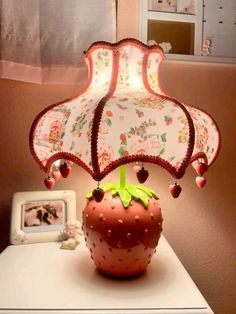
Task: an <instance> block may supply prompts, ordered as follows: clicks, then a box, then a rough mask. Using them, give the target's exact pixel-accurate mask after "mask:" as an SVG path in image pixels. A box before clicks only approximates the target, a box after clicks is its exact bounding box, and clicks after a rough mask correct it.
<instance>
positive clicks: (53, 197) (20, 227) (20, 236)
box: [10, 190, 76, 244]
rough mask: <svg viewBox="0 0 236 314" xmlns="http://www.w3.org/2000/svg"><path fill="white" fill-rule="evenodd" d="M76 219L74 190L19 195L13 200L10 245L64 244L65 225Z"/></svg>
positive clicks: (15, 195)
mask: <svg viewBox="0 0 236 314" xmlns="http://www.w3.org/2000/svg"><path fill="white" fill-rule="evenodd" d="M75 219H76V196H75V192H74V191H70V190H65V191H35V192H17V193H14V195H13V198H12V213H11V228H10V242H11V244H26V243H36V242H49V241H62V240H64V239H65V237H66V235H65V233H64V229H65V225H66V224H67V223H68V222H69V221H73V220H75Z"/></svg>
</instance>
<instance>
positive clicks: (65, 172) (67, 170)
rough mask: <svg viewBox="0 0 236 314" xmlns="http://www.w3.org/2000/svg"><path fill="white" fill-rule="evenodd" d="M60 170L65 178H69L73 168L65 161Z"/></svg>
mask: <svg viewBox="0 0 236 314" xmlns="http://www.w3.org/2000/svg"><path fill="white" fill-rule="evenodd" d="M59 170H60V172H61V175H62V176H63V178H67V177H68V176H69V174H70V172H71V166H70V165H68V163H67V162H66V161H65V162H64V163H63V164H61V165H60V167H59Z"/></svg>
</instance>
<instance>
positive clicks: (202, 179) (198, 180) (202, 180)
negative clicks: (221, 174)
mask: <svg viewBox="0 0 236 314" xmlns="http://www.w3.org/2000/svg"><path fill="white" fill-rule="evenodd" d="M196 184H197V186H198V187H199V188H203V187H204V186H205V184H206V178H205V177H203V176H197V177H196Z"/></svg>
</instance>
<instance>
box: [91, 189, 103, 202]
mask: <svg viewBox="0 0 236 314" xmlns="http://www.w3.org/2000/svg"><path fill="white" fill-rule="evenodd" d="M103 196H104V191H103V189H101V188H100V187H97V188H96V189H94V190H93V198H94V199H95V201H96V202H98V203H100V202H101V201H102V199H103Z"/></svg>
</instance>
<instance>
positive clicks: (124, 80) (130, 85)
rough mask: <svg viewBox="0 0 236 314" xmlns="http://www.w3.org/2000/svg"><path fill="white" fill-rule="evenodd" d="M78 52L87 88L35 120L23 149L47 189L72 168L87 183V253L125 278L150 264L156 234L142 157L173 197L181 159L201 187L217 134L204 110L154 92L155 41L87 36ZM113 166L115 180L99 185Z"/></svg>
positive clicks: (159, 57) (157, 217) (156, 216)
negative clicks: (131, 168) (85, 175)
mask: <svg viewBox="0 0 236 314" xmlns="http://www.w3.org/2000/svg"><path fill="white" fill-rule="evenodd" d="M84 56H85V62H86V64H87V66H88V73H89V80H88V84H87V87H86V88H85V89H84V90H83V91H82V92H81V93H80V95H78V96H76V97H74V98H72V99H69V100H66V101H63V102H61V103H58V104H54V105H51V106H50V107H48V108H46V109H45V110H44V111H43V112H41V113H40V114H39V115H38V116H37V117H36V119H35V120H34V122H33V124H32V127H31V131H30V148H31V152H32V155H33V157H34V158H35V160H36V161H37V163H38V164H39V165H40V167H41V168H42V170H44V171H45V172H46V173H47V177H46V179H45V181H44V183H45V185H46V187H47V188H52V187H53V186H54V184H55V181H56V180H58V179H59V177H60V175H62V176H63V177H67V176H68V175H69V174H70V171H71V166H72V165H73V164H77V165H80V166H81V167H83V168H84V169H85V170H86V171H88V172H89V173H90V175H91V176H92V177H93V179H94V180H96V181H97V187H96V188H95V189H94V190H93V191H91V192H89V193H88V194H87V196H86V197H87V199H88V201H87V205H86V207H85V209H84V210H83V231H84V236H85V241H86V244H87V247H88V249H89V251H90V254H91V258H92V259H93V261H94V263H95V265H96V267H97V268H98V269H99V270H100V271H102V272H103V273H106V274H108V275H111V276H120V277H127V276H133V275H137V274H140V273H142V272H143V271H144V270H145V269H146V267H147V265H148V264H149V263H150V261H151V258H152V255H153V253H154V252H155V248H156V246H157V244H158V240H159V238H160V234H161V231H162V215H161V209H160V206H159V204H158V201H157V200H158V196H157V195H156V193H155V191H153V190H152V189H151V188H149V187H147V186H144V185H143V183H144V182H145V181H146V179H147V177H148V175H149V173H148V171H147V170H146V169H145V166H144V163H153V164H156V165H158V166H161V167H163V168H164V169H166V170H167V171H168V172H169V173H170V175H171V176H172V177H173V184H171V185H170V187H169V191H170V193H171V195H172V196H173V197H174V198H177V197H178V196H179V195H180V193H181V186H180V185H179V184H178V183H177V179H180V178H182V177H183V176H184V173H185V170H186V168H187V167H188V166H189V165H190V164H192V165H193V167H194V169H195V171H196V174H197V176H196V184H197V186H198V187H199V188H202V187H204V185H205V183H206V179H205V177H204V176H203V174H204V173H205V172H206V171H207V170H208V168H209V167H210V166H211V164H212V163H213V162H214V160H215V159H216V157H217V155H218V153H219V147H220V134H219V130H218V127H217V125H216V123H215V121H214V120H213V119H212V117H211V116H210V115H209V114H208V113H206V112H205V111H203V110H202V109H199V108H196V107H194V106H190V105H186V104H184V103H182V102H180V101H178V100H176V99H174V98H172V97H170V96H168V95H167V94H165V93H164V92H163V90H162V88H161V85H160V78H159V75H160V71H159V67H160V64H161V62H162V61H163V59H164V53H163V50H162V49H161V47H159V46H158V45H153V46H146V45H144V44H143V43H141V42H139V41H138V40H135V39H124V40H121V41H120V42H118V43H115V44H110V43H107V42H96V43H94V44H92V45H91V46H90V48H89V49H88V50H87V52H85V54H84ZM58 163H59V167H58ZM127 163H135V170H136V174H137V179H138V181H139V184H136V185H133V184H128V183H126V179H125V177H126V176H125V164H127ZM117 167H119V168H120V180H119V183H114V184H113V183H107V184H104V185H100V181H101V180H102V179H103V178H104V177H105V176H106V175H107V174H108V173H110V172H111V171H112V170H114V169H115V168H117Z"/></svg>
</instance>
